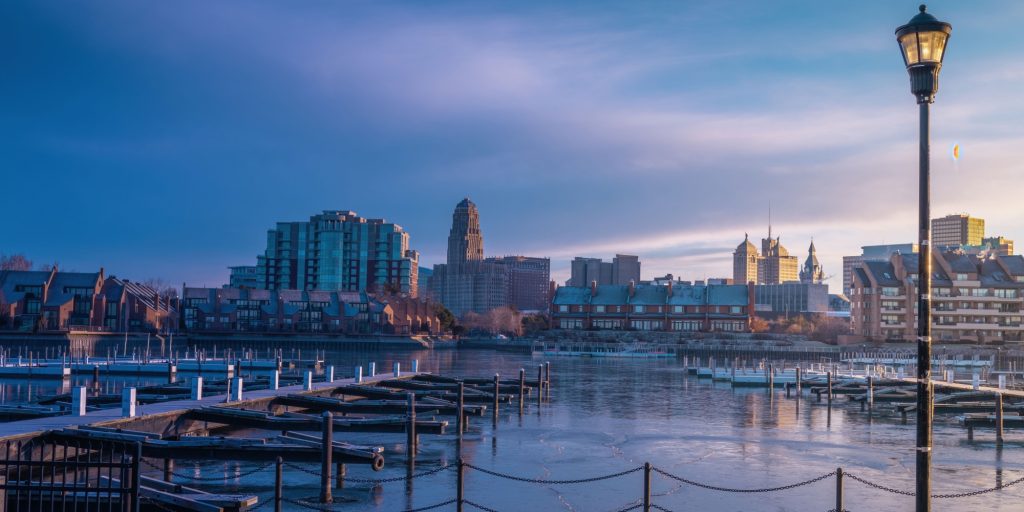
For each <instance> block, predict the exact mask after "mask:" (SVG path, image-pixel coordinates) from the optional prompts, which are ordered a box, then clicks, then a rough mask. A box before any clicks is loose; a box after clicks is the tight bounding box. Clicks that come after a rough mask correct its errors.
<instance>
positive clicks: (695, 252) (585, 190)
mask: <svg viewBox="0 0 1024 512" xmlns="http://www.w3.org/2000/svg"><path fill="white" fill-rule="evenodd" d="M915 6H916V4H912V3H899V2H897V3H868V4H857V5H841V4H839V5H828V4H819V3H812V2H784V3H776V4H771V5H767V4H765V5H762V4H757V3H736V4H721V3H718V2H714V3H712V2H707V3H693V4H689V5H687V6H679V5H674V4H670V3H656V2H655V3H648V4H643V5H642V6H641V7H636V6H634V8H633V9H623V8H621V7H616V6H614V5H613V4H607V3H588V4H582V5H578V6H576V8H575V9H573V10H572V11H564V10H560V9H558V8H557V7H553V6H546V5H543V4H531V3H523V4H517V5H515V6H507V5H501V6H499V5H497V4H482V3H460V2H451V3H444V4H437V5H434V6H431V8H430V9H427V8H424V7H422V6H416V5H409V4H406V5H403V4H346V5H344V6H341V5H335V6H331V5H319V6H308V7H306V8H301V9H300V8H286V7H282V6H274V5H266V4H264V5H252V4H243V3H232V2H226V3H217V4H205V3H183V4H180V5H176V6H174V7H173V8H171V7H168V6H147V7H142V6H139V5H134V4H132V3H129V2H109V3H103V4H92V5H73V6H61V7H60V8H57V7H55V6H47V5H45V4H38V3H12V4H8V5H6V6H5V8H6V9H5V10H6V11H10V12H9V15H8V16H5V17H4V19H5V20H6V24H7V25H8V26H7V27H5V28H6V29H7V30H5V32H7V33H9V34H10V36H11V38H12V40H13V42H14V44H13V45H10V46H8V47H7V49H6V50H0V51H6V52H11V53H7V54H5V56H8V57H10V58H9V59H8V61H9V62H12V63H13V67H12V74H11V76H13V77H14V79H12V80H6V81H4V82H3V83H0V91H2V92H3V94H2V95H0V98H2V99H0V102H3V109H4V110H3V111H4V112H5V113H6V114H7V115H6V116H5V117H4V118H3V119H0V129H2V130H3V133H4V134H5V137H4V139H3V142H0V155H2V156H0V165H3V167H4V168H5V173H4V181H5V183H7V185H8V187H9V189H10V190H25V191H38V192H39V193H26V194H10V195H8V201H7V205H8V207H9V210H10V211H12V212H14V216H13V222H11V223H10V225H9V226H8V228H7V230H6V232H5V237H4V241H3V245H2V247H0V252H4V253H25V254H26V255H28V256H29V257H30V258H32V259H33V260H34V261H35V262H36V263H49V262H52V261H59V262H60V263H61V266H62V268H67V269H79V270H87V269H91V268H97V267H99V266H105V267H106V268H109V269H111V270H116V271H117V272H118V273H119V274H123V275H124V276H125V277H129V278H133V279H144V278H147V277H162V278H164V279H166V280H167V281H169V282H172V283H180V282H183V281H185V282H188V283H190V284H193V283H194V284H196V285H202V284H207V285H215V284H222V283H225V282H227V273H228V271H227V268H226V267H228V266H230V265H237V264H239V263H242V262H246V261H248V260H249V259H251V257H252V256H251V255H252V254H254V251H258V250H259V248H260V247H261V246H262V242H263V238H264V236H263V234H264V233H265V230H266V226H267V225H269V224H270V223H271V222H274V221H276V220H279V219H291V220H301V219H302V218H304V216H306V215H307V214H308V212H310V211H319V210H324V209H351V210H355V211H358V212H360V213H361V214H364V215H366V216H368V217H384V218H386V219H388V220H389V221H391V222H395V223H397V224H399V225H401V226H403V227H404V228H405V229H406V230H407V231H408V232H409V233H411V238H412V239H411V245H412V247H414V248H416V249H417V250H419V251H421V252H422V262H421V265H422V266H430V265H432V264H434V263H440V262H442V261H444V254H445V250H446V245H445V241H446V234H447V231H448V227H449V226H448V221H449V211H450V204H451V203H452V202H453V201H455V200H458V199H459V198H461V197H464V196H469V197H472V198H473V199H474V201H476V202H477V203H478V204H480V205H481V208H482V209H484V210H485V211H486V212H487V215H486V220H485V221H484V226H483V229H484V230H486V231H487V232H488V233H491V235H490V236H489V238H488V248H489V251H488V252H489V253H490V254H538V255H543V256H547V257H550V258H552V263H553V265H552V277H553V279H555V280H556V281H558V282H564V280H565V279H566V278H567V277H568V266H569V262H570V261H571V259H572V258H573V257H575V256H595V257H609V256H611V255H613V254H615V253H628V254H637V255H639V256H640V257H641V258H642V259H643V261H644V274H645V277H650V276H655V275H663V274H665V273H673V274H674V275H677V276H679V277H681V278H683V279H700V278H703V277H722V276H727V275H728V274H729V269H730V258H731V251H732V250H733V249H734V248H735V244H736V242H735V241H736V239H737V238H738V236H739V235H741V234H742V233H744V232H750V233H752V234H757V236H760V234H761V233H762V232H764V231H765V226H766V225H767V207H768V202H769V200H770V201H771V202H772V205H773V224H774V226H775V230H776V231H777V232H779V233H781V234H782V243H783V244H786V245H787V247H789V248H790V249H791V251H793V252H794V253H795V254H801V253H802V252H803V251H802V250H803V247H806V244H807V243H808V242H809V241H810V240H811V239H812V238H813V239H814V241H815V243H816V246H817V248H818V256H819V259H820V260H821V262H822V265H823V266H824V268H825V270H826V272H827V273H828V274H830V275H831V279H830V280H829V281H828V282H829V284H830V285H831V286H832V289H833V290H838V289H840V286H839V282H840V279H841V277H839V272H838V271H839V269H841V268H842V264H841V256H843V255H851V254H858V253H859V247H860V246H861V245H871V244H886V243H907V242H912V241H914V240H915V239H916V221H915V213H914V210H915V203H916V193H915V191H916V188H915V185H914V182H915V180H916V173H915V171H916V155H915V153H914V151H913V148H914V147H915V146H916V129H917V126H916V122H915V121H914V119H913V108H914V106H913V103H912V102H911V101H910V100H909V98H910V97H909V96H908V94H907V91H906V85H907V84H906V80H907V79H906V75H905V72H904V71H903V70H902V63H901V62H899V60H898V58H897V57H896V56H895V55H896V53H895V44H893V41H892V33H891V32H892V26H893V25H894V24H895V23H900V22H902V21H904V18H906V12H907V10H908V9H913V8H914V7H915ZM730 7H732V8H731V9H730ZM931 8H932V10H934V11H935V12H941V13H942V14H943V16H945V17H948V18H950V19H953V18H955V19H957V20H958V23H957V33H956V34H955V35H954V36H953V37H954V39H955V40H956V41H958V43H957V44H956V45H955V46H952V47H951V51H950V53H949V55H948V56H947V58H946V61H945V68H946V69H947V72H946V73H944V75H943V86H942V91H941V92H940V93H939V94H940V96H941V98H942V101H941V104H938V105H936V107H935V109H934V112H933V117H934V129H933V134H932V135H933V146H932V147H933V149H932V155H933V170H934V176H933V185H934V187H935V193H934V197H933V201H932V203H933V214H934V215H933V217H939V216H942V215H946V214H950V213H959V212H969V213H970V214H971V215H974V216H978V217H981V218H984V219H986V221H987V222H988V226H987V228H988V229H987V231H989V232H990V233H993V234H1001V235H1005V236H1007V237H1009V238H1011V239H1021V238H1022V237H1024V228H1022V227H1021V226H1019V225H1015V224H1014V223H1013V221H1012V219H1015V218H1020V217H1021V215H1022V214H1024V207H1022V206H1021V205H1020V204H1019V202H1018V201H1015V200H1014V199H1015V198H1014V197H1013V196H1012V195H1011V194H1012V192H1013V191H1014V190H1016V187H1015V185H1016V183H1017V180H1016V177H1017V176H1018V175H1019V169H1018V167H1019V165H1018V164H1016V163H1015V161H1014V160H1013V158H1012V157H1013V148H1014V147H1019V146H1020V145H1021V142H1024V141H1021V140H1020V137H1019V136H1018V135H1017V134H1016V133H1015V129H1016V127H1015V124H1016V119H1018V118H1019V117H1020V114H1021V112H1020V110H1021V108H1022V107H1020V106H1018V105H1017V103H1015V102H1012V101H1004V100H1007V99H1008V98H1010V95H1011V94H1013V92H1012V91H1013V90H1016V89H1017V88H1018V87H1015V86H1019V85H1021V84H1022V83H1024V68H1022V67H1021V66H1020V65H1019V64H1016V63H1015V61H1014V60H1013V59H1008V57H1009V56H1011V55H1013V52H1014V50H1015V49H1017V48H1019V47H1020V45H1021V43H1020V42H1018V41H1015V40H1013V39H1012V38H1011V37H1010V36H1009V34H1012V33H1013V31H1012V30H1006V28H1008V27H1007V24H1008V23H1010V22H1011V21H1010V20H1012V19H1013V18H1014V17H1015V16H1016V15H1019V14H1024V6H1020V5H1018V4H1014V3H1009V2H983V3H979V4H972V5H970V6H967V5H960V4H957V3H954V2H935V3H934V4H933V5H931ZM834 19H842V20H843V21H844V22H843V23H841V24H835V23H823V22H822V21H823V20H834ZM81 20H89V21H88V22H82V21H81ZM751 30H756V32H755V34H756V36H757V37H756V38H749V37H737V36H740V35H749V34H748V32H749V31H751ZM38 34H46V36H47V37H46V38H43V40H42V41H39V40H38V38H37V37H35V36H36V35H38ZM754 39H756V40H757V41H758V44H756V45H754V44H751V41H752V40H754ZM353 43H360V44H353ZM12 49H16V50H12ZM997 63H998V65H997ZM58 70H59V71H58ZM396 84H400V85H396ZM954 143H959V144H960V147H961V150H962V152H963V153H962V156H961V158H960V160H959V161H958V162H954V161H952V159H951V158H950V157H949V155H948V150H949V148H951V147H952V145H953V144H954ZM396 148H401V151H396ZM381 176H384V177H389V178H394V180H396V181H397V182H399V183H402V184H403V186H401V187H389V186H387V185H385V184H381V183H380V182H374V181H373V180H372V179H373V178H374V177H381ZM391 181H392V180H388V182H391ZM666 191H668V192H667V193H666ZM42 193H45V194H49V195H51V197H58V198H62V199H63V201H64V204H66V205H70V204H80V205H82V207H83V208H85V211H86V212H88V213H87V214H79V213H78V212H77V211H76V210H73V209H71V208H67V207H66V208H59V207H56V208H54V207H51V208H39V207H38V204H39V203H38V201H39V194H42ZM527 232H528V233H530V235H529V236H527V235H526V234H525V233H527Z"/></svg>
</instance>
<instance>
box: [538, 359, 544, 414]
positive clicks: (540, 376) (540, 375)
mask: <svg viewBox="0 0 1024 512" xmlns="http://www.w3.org/2000/svg"><path fill="white" fill-rule="evenodd" d="M537 391H538V393H537V405H540V403H541V401H542V400H543V398H544V365H542V364H540V365H537Z"/></svg>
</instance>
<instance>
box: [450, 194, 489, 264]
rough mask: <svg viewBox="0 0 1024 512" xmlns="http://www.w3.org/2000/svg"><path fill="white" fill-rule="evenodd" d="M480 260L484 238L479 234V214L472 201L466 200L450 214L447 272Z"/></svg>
mask: <svg viewBox="0 0 1024 512" xmlns="http://www.w3.org/2000/svg"><path fill="white" fill-rule="evenodd" d="M482 259H484V237H483V235H482V234H481V233H480V214H479V213H478V212H477V209H476V205H475V204H473V201H470V200H469V198H466V199H463V200H462V201H460V202H459V204H458V205H456V206H455V213H453V214H452V230H451V232H450V233H449V234H448V269H449V272H451V271H453V270H455V269H458V268H461V267H462V266H463V265H464V264H465V263H466V262H467V261H479V260H482ZM456 271H457V270H456Z"/></svg>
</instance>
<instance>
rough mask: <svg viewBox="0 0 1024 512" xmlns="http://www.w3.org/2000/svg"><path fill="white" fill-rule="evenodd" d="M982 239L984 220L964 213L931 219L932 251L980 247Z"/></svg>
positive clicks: (983, 235) (983, 236)
mask: <svg viewBox="0 0 1024 512" xmlns="http://www.w3.org/2000/svg"><path fill="white" fill-rule="evenodd" d="M982 238H985V219H979V218H977V217H971V216H970V215H967V214H965V213H961V214H958V215H947V216H945V217H942V218H938V219H932V240H931V242H932V247H933V248H934V249H942V248H944V247H957V246H961V245H981V239H982Z"/></svg>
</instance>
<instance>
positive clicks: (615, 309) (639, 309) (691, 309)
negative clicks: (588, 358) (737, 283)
mask: <svg viewBox="0 0 1024 512" xmlns="http://www.w3.org/2000/svg"><path fill="white" fill-rule="evenodd" d="M593 308H594V313H626V312H632V313H662V312H665V311H666V310H667V311H671V312H672V313H705V312H708V313H731V314H742V313H744V312H745V311H746V308H745V307H743V306H708V307H705V306H672V308H671V310H669V309H668V307H667V306H641V305H634V306H633V307H632V308H630V307H629V306H605V305H595V306H593ZM583 310H584V306H575V305H573V306H570V305H568V304H560V305H559V306H558V311H559V312H560V313H570V312H572V313H580V312H583Z"/></svg>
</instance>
